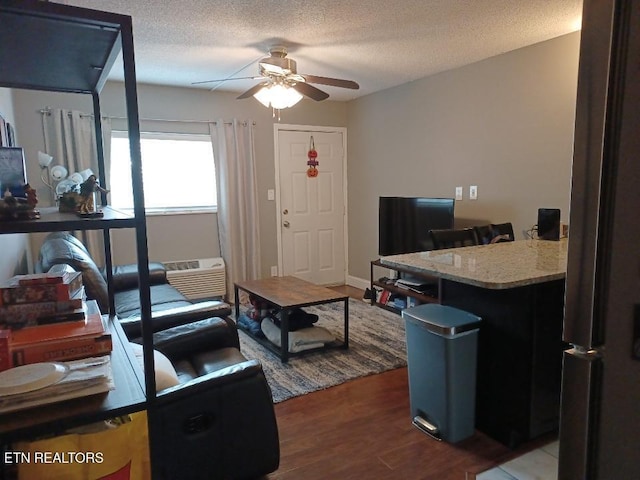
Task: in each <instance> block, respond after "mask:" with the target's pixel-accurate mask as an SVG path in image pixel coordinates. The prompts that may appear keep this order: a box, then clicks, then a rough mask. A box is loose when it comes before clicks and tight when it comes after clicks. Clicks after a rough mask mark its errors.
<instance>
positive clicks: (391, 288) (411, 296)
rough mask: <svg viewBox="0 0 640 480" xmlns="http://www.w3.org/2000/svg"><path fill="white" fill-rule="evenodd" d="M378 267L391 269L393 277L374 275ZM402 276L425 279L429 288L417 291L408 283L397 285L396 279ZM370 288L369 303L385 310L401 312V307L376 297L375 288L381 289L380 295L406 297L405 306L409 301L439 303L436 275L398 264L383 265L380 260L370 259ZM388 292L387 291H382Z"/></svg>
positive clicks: (438, 281) (438, 286)
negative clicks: (402, 285)
mask: <svg viewBox="0 0 640 480" xmlns="http://www.w3.org/2000/svg"><path fill="white" fill-rule="evenodd" d="M378 268H384V269H385V270H387V271H388V270H392V271H394V272H396V276H395V277H396V278H395V279H389V280H388V281H384V280H383V279H384V278H385V277H380V276H378V275H376V276H374V271H376V270H377V269H378ZM403 275H405V277H404V278H407V277H409V276H410V277H411V279H422V280H424V281H425V284H429V288H428V289H427V290H425V291H418V290H419V289H415V288H412V287H411V286H410V285H405V286H406V287H407V288H403V287H400V286H398V285H397V284H398V282H397V280H401V279H402V278H403ZM370 284H371V285H370V288H371V305H377V306H378V307H380V308H384V309H385V310H389V311H391V312H394V313H398V314H400V313H402V310H403V309H402V308H398V307H397V306H395V305H394V304H393V303H390V302H388V301H384V299H383V298H380V299H378V298H376V297H377V295H376V294H375V292H376V289H380V290H382V292H383V293H382V296H383V297H384V296H391V295H394V296H400V297H404V298H405V299H407V306H412V305H410V304H411V303H415V304H416V305H418V304H423V303H440V279H438V278H437V277H434V276H431V275H427V274H420V273H416V271H415V270H410V269H408V268H402V267H399V266H393V267H390V266H388V265H383V264H382V263H381V262H380V260H379V259H378V260H372V261H371V267H370ZM384 292H388V293H386V294H385V293H384Z"/></svg>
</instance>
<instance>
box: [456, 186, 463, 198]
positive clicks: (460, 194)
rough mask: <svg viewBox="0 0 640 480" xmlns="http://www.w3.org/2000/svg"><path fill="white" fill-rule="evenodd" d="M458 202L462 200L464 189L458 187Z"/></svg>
mask: <svg viewBox="0 0 640 480" xmlns="http://www.w3.org/2000/svg"><path fill="white" fill-rule="evenodd" d="M456 200H462V187H456Z"/></svg>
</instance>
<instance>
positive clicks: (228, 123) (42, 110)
mask: <svg viewBox="0 0 640 480" xmlns="http://www.w3.org/2000/svg"><path fill="white" fill-rule="evenodd" d="M40 113H41V114H42V115H51V109H50V108H49V107H47V108H42V109H40ZM80 116H81V117H90V118H93V115H92V114H90V113H83V114H81V115H80ZM104 118H108V119H110V120H127V117H109V116H106V115H105V116H104ZM140 121H141V122H168V123H213V124H214V125H217V124H218V122H217V121H215V120H169V119H166V118H140ZM232 123H233V122H224V124H225V125H231V124H232ZM240 123H242V124H244V125H246V124H247V122H246V121H243V122H240ZM255 124H256V122H255V121H253V122H252V125H255Z"/></svg>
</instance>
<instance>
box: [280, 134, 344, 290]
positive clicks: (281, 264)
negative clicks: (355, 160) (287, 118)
mask: <svg viewBox="0 0 640 480" xmlns="http://www.w3.org/2000/svg"><path fill="white" fill-rule="evenodd" d="M281 131H290V132H308V133H310V134H313V133H314V132H318V133H341V134H342V151H343V155H342V178H343V187H344V188H343V200H342V201H343V205H344V215H343V216H342V221H343V231H344V235H343V242H344V283H345V284H346V283H347V277H348V272H349V230H348V228H347V226H348V225H349V222H348V212H349V209H348V208H347V197H348V195H347V128H346V127H323V126H317V125H295V124H286V123H277V124H275V125H274V126H273V145H274V166H275V185H276V199H275V200H276V234H277V238H278V240H277V242H278V246H277V248H278V276H280V277H281V276H282V275H283V263H284V262H283V259H282V229H281V228H280V226H281V225H282V209H281V207H280V205H281V203H280V194H281V187H280V144H279V134H280V132H281ZM320 160H322V159H320Z"/></svg>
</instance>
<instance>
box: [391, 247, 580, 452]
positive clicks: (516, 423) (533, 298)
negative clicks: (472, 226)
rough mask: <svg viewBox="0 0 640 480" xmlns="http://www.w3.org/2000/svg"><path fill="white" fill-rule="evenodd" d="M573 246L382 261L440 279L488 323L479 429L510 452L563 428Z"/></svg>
mask: <svg viewBox="0 0 640 480" xmlns="http://www.w3.org/2000/svg"><path fill="white" fill-rule="evenodd" d="M567 243H568V242H567V240H566V239H562V240H560V241H545V240H519V241H515V242H504V243H496V244H492V245H481V246H473V247H462V248H455V249H447V250H432V251H429V252H417V253H409V254H402V255H393V256H387V257H382V258H380V263H381V264H382V265H386V266H389V267H391V268H393V267H401V268H403V269H405V270H408V271H413V272H416V273H418V274H429V275H433V276H435V277H438V278H439V279H440V299H441V303H442V304H444V305H450V306H453V307H456V308H460V309H462V310H466V311H468V312H471V313H474V314H476V315H478V316H480V317H481V318H482V324H481V327H480V335H479V340H478V342H479V343H478V370H477V375H478V376H477V388H476V427H477V428H478V430H480V431H482V432H484V433H486V434H487V435H489V436H491V437H493V438H495V439H496V440H498V441H500V442H502V443H504V444H505V445H508V446H510V447H512V448H514V447H516V446H518V445H519V444H521V443H522V442H524V441H527V440H530V439H532V438H535V437H538V436H540V435H542V434H545V433H549V432H552V431H555V430H556V429H557V428H558V414H559V410H560V383H561V374H562V351H563V350H564V348H565V345H564V344H563V342H562V321H563V313H564V278H565V275H566V267H567Z"/></svg>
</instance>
